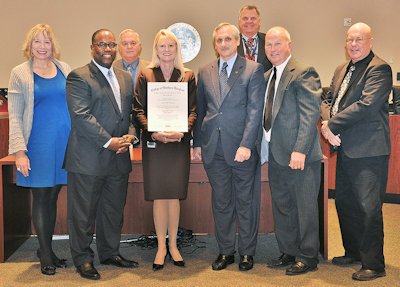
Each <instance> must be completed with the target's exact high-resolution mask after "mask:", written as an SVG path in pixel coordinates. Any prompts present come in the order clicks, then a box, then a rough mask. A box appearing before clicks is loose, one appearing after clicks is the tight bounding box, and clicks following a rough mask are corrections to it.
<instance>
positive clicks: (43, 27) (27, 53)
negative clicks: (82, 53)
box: [22, 24, 61, 60]
mask: <svg viewBox="0 0 400 287" xmlns="http://www.w3.org/2000/svg"><path fill="white" fill-rule="evenodd" d="M40 33H43V35H44V36H45V37H47V38H49V40H50V42H51V57H52V58H56V59H60V55H61V54H60V46H59V44H58V42H57V39H56V37H55V34H54V31H53V29H52V28H51V27H50V25H48V24H37V25H35V26H33V27H32V28H31V29H30V30H29V32H28V33H27V34H26V36H25V41H24V43H23V44H22V51H23V54H24V57H25V58H26V59H28V60H30V59H31V58H32V57H33V55H32V42H33V40H34V39H35V38H36V37H37V36H38V35H39V34H40Z"/></svg>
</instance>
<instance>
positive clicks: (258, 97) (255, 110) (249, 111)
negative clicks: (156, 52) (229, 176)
mask: <svg viewBox="0 0 400 287" xmlns="http://www.w3.org/2000/svg"><path fill="white" fill-rule="evenodd" d="M228 86H229V88H228V89H227V93H226V94H225V95H220V88H219V77H218V60H214V61H212V62H211V63H210V64H208V65H206V66H205V67H203V68H201V69H200V70H199V75H198V84H197V121H196V124H195V128H194V146H195V147H201V148H202V159H203V161H204V162H205V163H206V164H207V163H210V162H211V161H212V160H213V157H214V154H215V151H216V148H217V144H218V138H219V136H221V143H222V146H223V151H224V157H225V160H226V161H227V162H228V164H230V165H236V164H237V163H235V162H234V158H235V154H236V150H237V149H238V148H239V146H243V147H247V148H249V149H252V150H255V147H256V139H257V134H258V130H259V127H260V124H261V118H262V113H263V99H264V94H265V81H264V77H263V67H262V66H261V65H260V64H258V63H255V62H253V61H249V60H246V59H245V58H243V57H241V56H239V55H238V56H237V59H236V61H235V63H234V65H233V68H232V72H231V74H230V76H229V79H228Z"/></svg>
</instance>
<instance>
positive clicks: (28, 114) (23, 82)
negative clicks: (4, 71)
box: [8, 59, 71, 154]
mask: <svg viewBox="0 0 400 287" xmlns="http://www.w3.org/2000/svg"><path fill="white" fill-rule="evenodd" d="M52 61H53V63H54V64H55V65H56V66H57V67H58V68H59V69H60V70H61V72H62V73H63V74H64V76H65V77H67V75H68V74H69V72H70V71H71V68H70V66H69V65H68V64H66V63H64V62H61V61H58V60H56V59H53V60H52ZM33 92H34V83H33V69H32V60H28V61H26V62H24V63H22V64H21V65H18V66H16V67H15V68H13V69H12V71H11V76H10V81H9V83H8V113H9V121H10V136H9V150H8V153H9V154H15V153H16V152H17V151H20V150H23V151H26V150H27V147H26V146H27V143H28V140H29V136H30V134H31V130H32V120H33V107H34V95H33Z"/></svg>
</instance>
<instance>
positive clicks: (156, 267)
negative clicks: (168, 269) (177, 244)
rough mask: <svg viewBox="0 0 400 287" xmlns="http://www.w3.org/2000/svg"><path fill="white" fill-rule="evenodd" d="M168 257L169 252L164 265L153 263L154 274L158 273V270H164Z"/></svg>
mask: <svg viewBox="0 0 400 287" xmlns="http://www.w3.org/2000/svg"><path fill="white" fill-rule="evenodd" d="M167 255H168V252H167V254H165V257H164V263H163V264H157V263H153V271H154V272H155V271H158V270H161V269H163V268H164V264H165V259H167Z"/></svg>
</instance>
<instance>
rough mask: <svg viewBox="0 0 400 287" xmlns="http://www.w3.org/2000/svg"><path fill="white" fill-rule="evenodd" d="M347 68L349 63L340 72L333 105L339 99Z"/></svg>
mask: <svg viewBox="0 0 400 287" xmlns="http://www.w3.org/2000/svg"><path fill="white" fill-rule="evenodd" d="M347 66H348V63H347V64H346V65H343V67H342V69H341V71H340V72H339V76H338V78H337V83H336V85H335V90H334V91H333V98H332V105H333V104H334V103H335V101H336V98H337V96H338V94H339V90H340V86H341V85H342V82H343V79H344V77H345V76H346V69H347Z"/></svg>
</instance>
